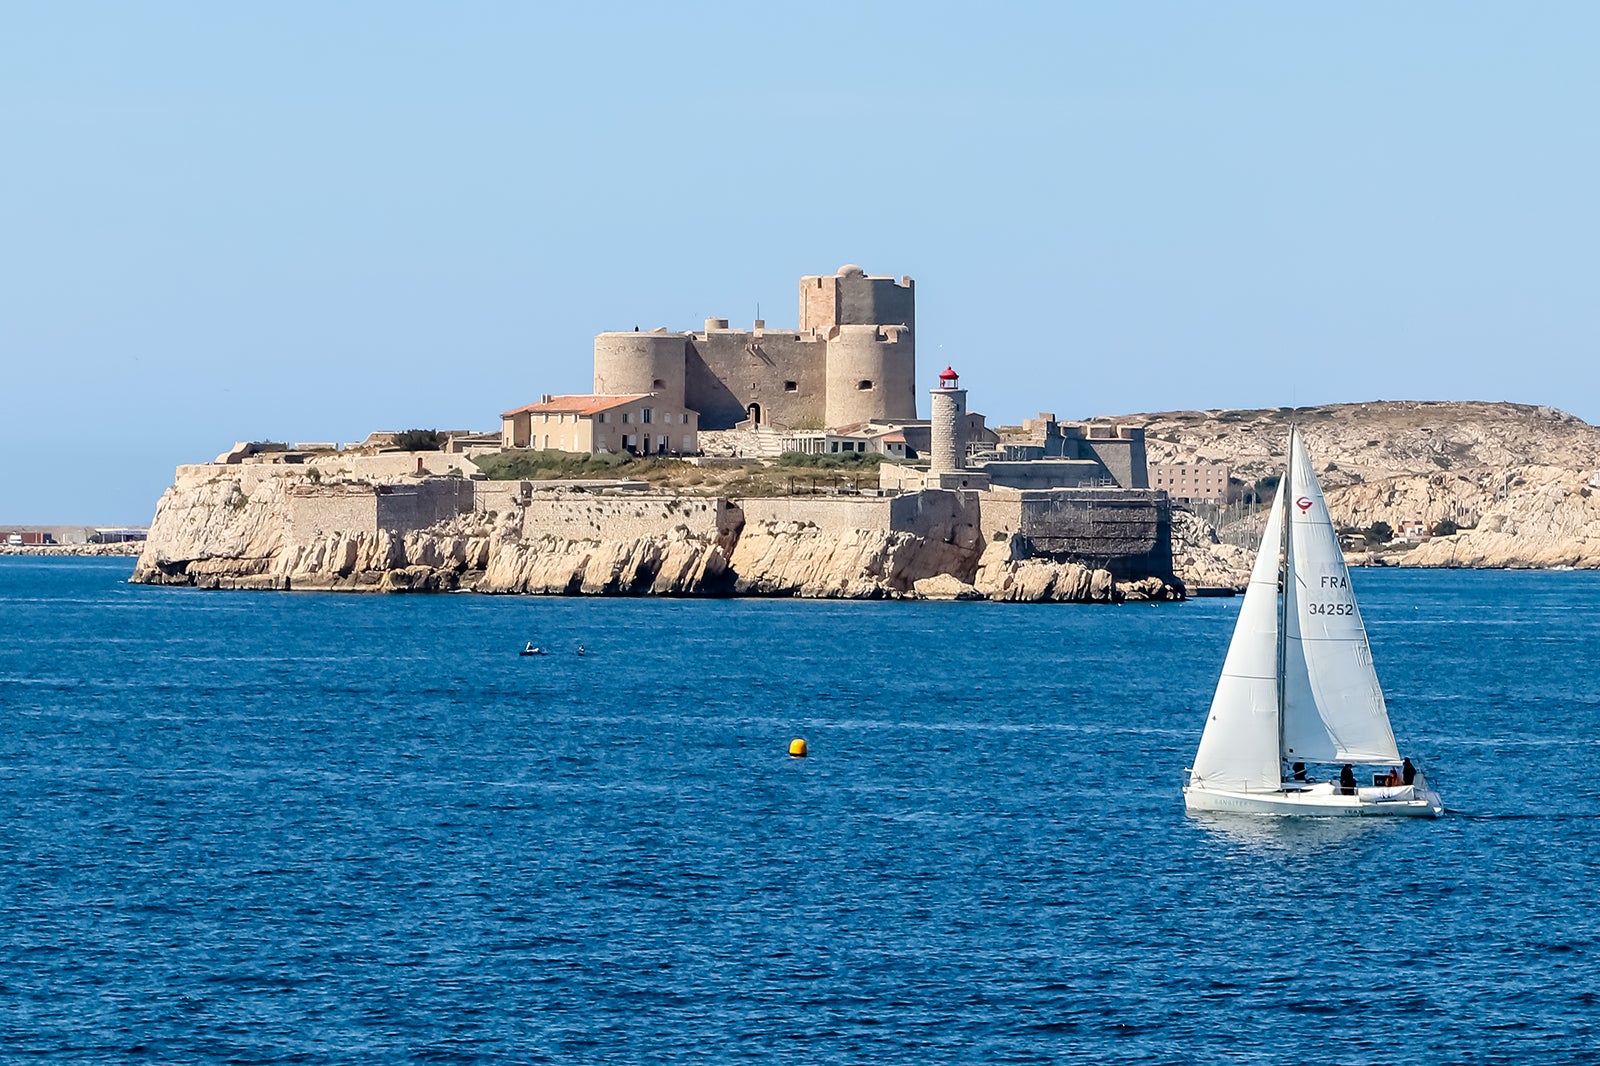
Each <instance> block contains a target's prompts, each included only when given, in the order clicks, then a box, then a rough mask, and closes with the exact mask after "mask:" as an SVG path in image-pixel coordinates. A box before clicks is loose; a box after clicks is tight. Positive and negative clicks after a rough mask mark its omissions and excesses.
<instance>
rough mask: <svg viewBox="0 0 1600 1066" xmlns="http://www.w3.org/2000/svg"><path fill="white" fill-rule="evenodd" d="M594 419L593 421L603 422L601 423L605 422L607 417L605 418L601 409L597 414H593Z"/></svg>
mask: <svg viewBox="0 0 1600 1066" xmlns="http://www.w3.org/2000/svg"><path fill="white" fill-rule="evenodd" d="M594 420H595V421H596V422H600V423H602V424H603V423H605V422H606V421H607V419H606V413H605V412H604V411H601V412H600V413H599V414H597V415H595V416H594Z"/></svg>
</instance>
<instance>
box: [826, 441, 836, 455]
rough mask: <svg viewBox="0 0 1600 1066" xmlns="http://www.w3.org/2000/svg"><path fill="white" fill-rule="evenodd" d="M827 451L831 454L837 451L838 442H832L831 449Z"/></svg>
mask: <svg viewBox="0 0 1600 1066" xmlns="http://www.w3.org/2000/svg"><path fill="white" fill-rule="evenodd" d="M828 450H829V451H831V452H836V451H838V450H839V442H838V441H834V442H833V447H832V448H829V449H828Z"/></svg>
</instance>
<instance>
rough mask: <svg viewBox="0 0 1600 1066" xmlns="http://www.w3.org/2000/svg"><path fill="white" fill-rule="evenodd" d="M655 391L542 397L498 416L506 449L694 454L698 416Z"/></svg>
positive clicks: (698, 426)
mask: <svg viewBox="0 0 1600 1066" xmlns="http://www.w3.org/2000/svg"><path fill="white" fill-rule="evenodd" d="M664 400H665V398H664V397H662V396H661V395H659V394H657V393H653V392H647V393H629V394H626V395H621V396H596V395H584V396H549V395H546V396H542V397H540V399H539V402H538V403H530V404H527V405H526V406H523V407H517V408H514V409H512V410H510V411H505V412H503V413H502V414H501V415H500V443H501V446H502V447H505V448H530V449H534V450H540V451H561V452H579V453H582V452H589V453H594V454H601V453H607V452H609V453H613V454H619V453H622V452H627V453H628V454H631V455H693V454H695V453H696V452H698V451H699V450H700V444H699V435H700V416H699V415H698V414H697V413H695V412H694V411H691V410H688V409H687V408H685V407H684V406H683V405H681V404H676V405H674V404H670V403H666V402H664Z"/></svg>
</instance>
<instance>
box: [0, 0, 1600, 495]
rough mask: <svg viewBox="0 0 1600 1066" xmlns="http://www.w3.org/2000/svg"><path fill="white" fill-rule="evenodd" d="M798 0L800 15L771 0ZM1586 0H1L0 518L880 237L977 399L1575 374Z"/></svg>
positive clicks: (1168, 397) (1595, 395)
mask: <svg viewBox="0 0 1600 1066" xmlns="http://www.w3.org/2000/svg"><path fill="white" fill-rule="evenodd" d="M805 11H809V12H810V13H809V14H802V12H805ZM1597 40H1600V7H1596V6H1595V5H1592V4H1578V3H1570V4H1563V3H1541V4H1529V5H1518V4H1494V5H1488V4H1469V3H1408V4H1390V3H1352V4H1337V5H1335V4H1325V5H1309V4H1281V3H1267V2H1262V3H1257V4H1232V3H1206V4H1196V3H1170V4H1158V3H1157V4H1108V3H1082V4H1039V5H1033V6H1028V5H1013V6H1003V5H991V4H985V5H977V4H972V5H961V6H949V5H940V4H926V3H918V4H905V5H893V6H891V5H887V4H848V5H827V4H822V5H811V6H810V7H809V8H805V7H803V6H799V5H794V4H782V5H777V4H774V5H763V4H728V5H695V4H672V5H652V6H651V7H649V8H645V7H632V6H621V5H601V4H570V5H556V4H548V5H538V4H531V3H484V2H480V3H468V4H449V5H441V4H431V3H430V4H422V3H403V2H394V0H385V2H383V3H376V2H374V3H339V4H322V3H316V4H312V3H279V4H256V5H244V4H212V3H198V2H195V3H185V4H177V3H155V2H150V3H139V4H128V3H120V2H118V3H104V4H93V3H72V4H54V3H43V2H41V3H31V4H28V3H15V4H8V5H5V6H4V7H3V8H0V144H3V145H4V156H3V158H4V165H3V166H0V373H3V381H4V385H3V387H0V396H3V397H4V399H3V401H0V417H3V419H4V439H5V440H6V442H7V444H6V450H7V454H6V457H5V461H4V462H3V463H0V521H14V522H49V521H60V522H94V523H121V522H145V521H148V520H149V518H150V516H151V514H152V513H153V511H154V507H155V502H156V498H157V497H158V495H159V494H160V492H161V490H162V489H163V488H164V487H165V486H166V485H167V484H168V483H169V482H170V480H171V473H172V467H173V466H174V465H175V464H177V463H180V462H191V461H197V460H205V459H209V458H211V457H212V456H214V455H216V454H217V453H218V452H221V451H223V450H225V449H226V448H227V447H228V446H229V445H230V444H231V443H232V442H233V441H235V440H238V439H261V438H266V439H287V440H296V439H299V440H350V439H358V438H360V437H361V436H364V435H365V434H366V433H367V432H368V431H369V430H373V429H396V428H406V427H413V426H437V427H441V428H455V427H460V428H481V429H486V430H492V429H495V428H496V427H497V426H498V418H497V416H498V413H499V412H500V411H501V410H504V409H506V408H508V407H512V406H515V405H518V404H521V403H524V402H527V401H529V400H531V399H535V398H537V396H538V394H539V393H541V392H562V391H586V390H587V389H588V388H589V387H590V384H591V383H590V354H591V343H592V338H593V335H594V334H595V333H596V332H598V331H600V330H605V329H630V328H632V327H633V326H635V325H639V326H642V327H643V328H646V329H649V328H652V327H654V326H658V325H664V326H667V327H668V328H671V329H687V328H691V327H694V326H697V325H698V324H699V323H700V322H701V321H702V320H703V319H704V318H706V317H708V316H720V317H726V318H729V319H732V320H733V321H734V322H735V323H737V324H746V325H747V324H748V323H749V321H750V320H751V319H752V318H753V317H754V315H755V309H756V305H757V304H759V305H760V307H761V312H762V315H763V316H764V317H765V318H766V319H767V320H768V321H769V322H771V323H772V324H773V325H792V324H793V323H794V322H795V320H796V307H795V304H796V285H797V281H798V278H799V276H800V275H801V274H806V273H826V272H831V271H833V270H834V269H835V268H837V267H838V266H839V265H840V264H841V263H845V262H854V263H860V264H862V265H863V266H865V267H866V268H867V269H868V270H869V271H871V272H873V273H890V274H910V275H912V276H913V277H915V278H916V279H917V304H918V306H917V313H918V323H917V325H918V342H917V344H918V349H919V352H920V355H921V367H922V373H923V376H924V377H925V378H928V379H929V381H930V383H931V377H932V374H933V373H934V372H935V371H936V370H937V369H938V367H935V365H934V364H935V363H938V364H939V365H940V366H942V365H943V364H944V363H946V362H949V363H953V364H954V365H955V366H956V368H957V369H958V370H959V371H961V373H962V376H963V384H965V385H967V386H968V387H969V388H970V389H971V403H972V406H973V407H974V408H975V409H977V410H981V411H984V412H985V413H987V414H989V416H990V418H991V420H996V421H1013V420H1015V419H1017V418H1020V417H1022V416H1024V415H1028V414H1031V413H1033V412H1035V411H1038V410H1041V409H1044V410H1053V411H1055V412H1057V413H1058V414H1060V415H1061V416H1062V417H1083V416H1088V415H1092V414H1111V413H1124V412H1130V411H1145V410H1161V409H1172V408H1190V407H1255V406H1280V405H1289V404H1312V403H1325V402H1336V401H1346V400H1369V399H1490V400H1499V399H1504V400H1516V401H1521V402H1527V403H1550V404H1554V405H1556V406H1559V407H1562V408H1565V409H1567V410H1569V411H1572V412H1573V413H1575V414H1577V415H1579V416H1581V417H1583V418H1585V419H1587V420H1589V421H1591V422H1593V421H1600V375H1597V373H1596V370H1595V362H1596V360H1595V355H1596V348H1597V344H1596V342H1597V339H1600V328H1597V321H1600V318H1597V316H1600V302H1597V300H1596V296H1595V294H1596V290H1597V285H1596V280H1597V279H1596V276H1595V275H1596V265H1597V264H1596V259H1597V255H1600V232H1597V230H1600V222H1597V217H1600V216H1597V210H1596V204H1597V203H1600V166H1597V161H1600V151H1597V143H1596V142H1597V138H1600V123H1597V122H1596V121H1595V115H1594V108H1595V101H1596V100H1597V99H1600V64H1596V63H1595V61H1594V48H1595V42H1596V41H1597Z"/></svg>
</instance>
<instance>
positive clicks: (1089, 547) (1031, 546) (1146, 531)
mask: <svg viewBox="0 0 1600 1066" xmlns="http://www.w3.org/2000/svg"><path fill="white" fill-rule="evenodd" d="M1020 495H1021V499H1020V500H1019V501H1018V513H1017V519H1018V526H1017V529H1016V532H1017V533H1018V534H1020V535H1021V537H1022V538H1023V539H1024V542H1025V547H1026V550H1027V552H1028V554H1030V555H1032V556H1042V557H1045V558H1049V559H1053V560H1057V561H1066V562H1078V563H1083V564H1084V565H1087V566H1093V567H1096V568H1102V569H1106V570H1109V571H1110V572H1111V573H1112V575H1113V576H1115V577H1117V578H1129V577H1143V576H1146V575H1152V574H1153V575H1158V576H1166V575H1170V574H1171V573H1172V516H1171V512H1170V510H1169V506H1168V503H1167V498H1166V495H1165V494H1164V493H1150V492H1137V491H1134V492H1127V491H1121V490H1117V489H1101V490H1087V489H1086V490H1077V491H1072V492H1040V493H1033V492H1024V493H1021V494H1020Z"/></svg>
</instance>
